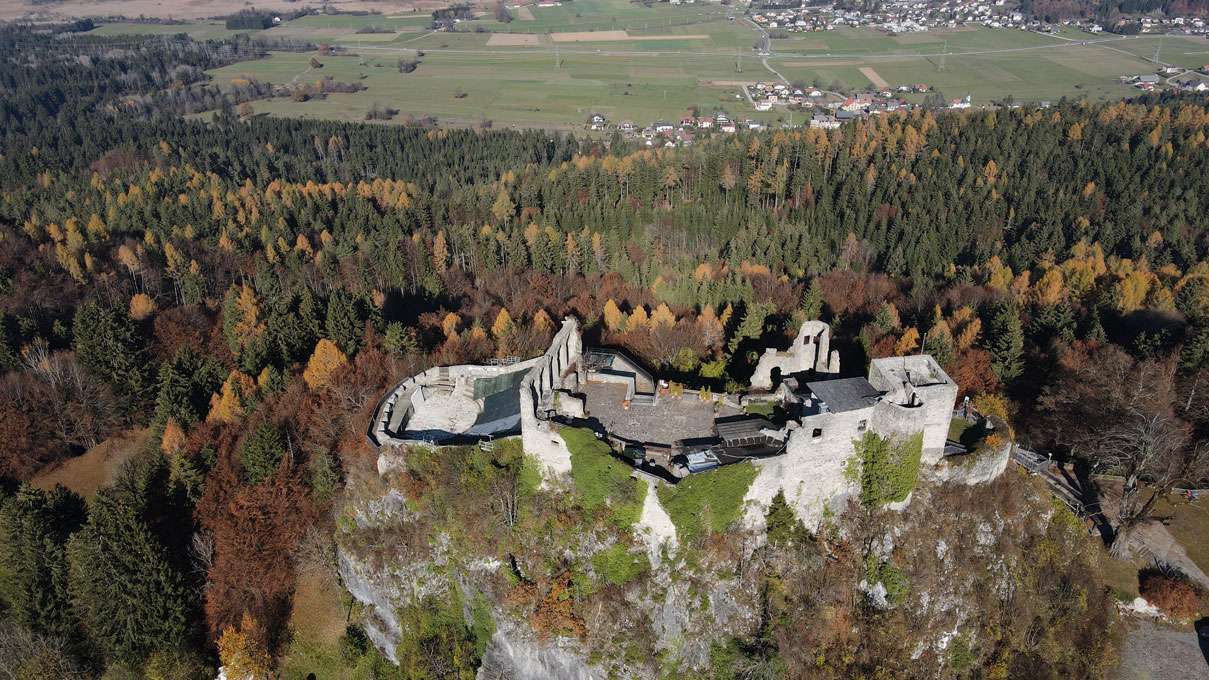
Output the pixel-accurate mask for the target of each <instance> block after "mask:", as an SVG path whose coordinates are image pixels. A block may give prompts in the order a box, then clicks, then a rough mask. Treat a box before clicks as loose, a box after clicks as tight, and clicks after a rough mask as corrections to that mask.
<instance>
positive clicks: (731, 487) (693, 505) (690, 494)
mask: <svg viewBox="0 0 1209 680" xmlns="http://www.w3.org/2000/svg"><path fill="white" fill-rule="evenodd" d="M758 472H759V471H758V470H757V469H756V467H755V466H754V465H751V464H749V463H736V464H734V465H727V466H725V467H720V468H717V469H715V470H710V471H709V472H702V473H698V474H694V475H689V476H688V477H685V478H684V479H682V480H680V482H679V483H678V484H676V485H675V486H663V487H660V488H659V491H658V494H659V502H660V503H662V504H663V507H664V509H665V510H667V514H668V515H669V516H671V518H672V523H673V524H675V525H676V533H677V535H678V536H679V537H680V540H681V541H682V542H684V543H690V542H692V541H693V540H694V539H695V538H697V537H698V536H701V535H702V534H705V533H709V532H717V531H722V530H724V529H726V527H728V526H730V524H731V523H732V522H734V521H735V520H737V519H739V515H740V513H741V512H742V510H743V497H744V496H746V495H747V489H748V487H750V486H751V483H752V481H753V480H754V479H755V478H756V474H757V473H758Z"/></svg>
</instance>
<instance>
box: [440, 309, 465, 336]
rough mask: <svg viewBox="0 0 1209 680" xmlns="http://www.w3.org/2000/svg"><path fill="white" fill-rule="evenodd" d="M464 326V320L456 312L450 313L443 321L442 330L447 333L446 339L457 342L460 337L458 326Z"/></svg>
mask: <svg viewBox="0 0 1209 680" xmlns="http://www.w3.org/2000/svg"><path fill="white" fill-rule="evenodd" d="M461 324H462V318H461V317H459V316H458V315H457V314H455V313H454V312H449V313H448V314H446V315H445V316H444V318H442V319H441V330H442V331H444V332H445V337H446V338H448V339H450V340H456V339H457V337H458V326H460V325H461Z"/></svg>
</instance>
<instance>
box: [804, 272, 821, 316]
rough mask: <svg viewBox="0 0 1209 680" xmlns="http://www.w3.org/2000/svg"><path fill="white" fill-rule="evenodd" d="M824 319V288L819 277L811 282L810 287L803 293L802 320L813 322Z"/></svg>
mask: <svg viewBox="0 0 1209 680" xmlns="http://www.w3.org/2000/svg"><path fill="white" fill-rule="evenodd" d="M822 318H823V287H822V286H820V285H819V280H818V278H817V277H815V278H813V279H811V280H810V285H809V286H808V287H807V288H806V290H805V291H803V292H802V320H804V321H811V320H814V319H822Z"/></svg>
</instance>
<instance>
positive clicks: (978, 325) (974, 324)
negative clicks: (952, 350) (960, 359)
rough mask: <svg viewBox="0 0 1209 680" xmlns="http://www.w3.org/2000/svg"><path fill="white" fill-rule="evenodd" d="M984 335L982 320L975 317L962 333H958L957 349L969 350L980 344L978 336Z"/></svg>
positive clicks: (963, 328) (962, 329)
mask: <svg viewBox="0 0 1209 680" xmlns="http://www.w3.org/2000/svg"><path fill="white" fill-rule="evenodd" d="M981 333H982V319H979V318H978V317H974V318H973V319H970V320H969V321H968V322H967V323H966V325H965V326H963V327H962V328H961V331H960V332H958V333H957V339H956V343H957V349H961V350H964V349H969V348H971V347H973V346H974V343H975V342H978V336H979V335H980V334H981Z"/></svg>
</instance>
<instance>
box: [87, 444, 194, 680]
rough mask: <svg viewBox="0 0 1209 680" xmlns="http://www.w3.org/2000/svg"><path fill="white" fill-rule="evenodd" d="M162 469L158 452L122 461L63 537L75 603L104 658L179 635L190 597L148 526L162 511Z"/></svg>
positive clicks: (134, 656) (172, 642) (167, 645)
mask: <svg viewBox="0 0 1209 680" xmlns="http://www.w3.org/2000/svg"><path fill="white" fill-rule="evenodd" d="M165 472H166V470H164V469H163V459H162V458H158V459H147V461H146V462H143V463H142V464H136V465H132V466H130V467H128V468H127V469H126V470H125V472H124V473H123V476H122V477H121V478H120V479H119V480H118V482H117V483H116V484H115V485H114V486H112V487H109V488H106V489H102V490H101V491H100V492H99V493H98V494H97V496H96V498H95V499H94V500H93V502H92V506H91V512H90V514H89V517H88V522H87V524H85V525H84V527H83V528H82V529H81V530H80V531H78V532H77V533H76V534H75V535H74V536H72V538H71V540H70V541H69V542H68V544H67V559H68V565H69V569H70V572H69V573H70V577H69V579H70V580H69V590H70V593H71V599H72V602H73V604H74V608H75V611H76V613H77V615H78V616H79V617H80V620H81V621H82V622H83V624H84V627H85V629H86V630H87V631H88V633H89V636H90V637H91V638H92V640H93V642H94V643H96V645H97V647H98V648H99V650H100V651H101V653H102V654H103V655H104V656H105V658H107V659H110V660H117V661H123V662H128V663H140V662H141V661H142V660H143V659H145V658H146V657H147V655H149V654H150V653H151V652H154V651H156V650H163V649H175V648H178V647H180V646H181V645H182V644H183V643H185V642H186V637H187V631H188V629H189V625H190V624H189V621H190V617H191V615H192V614H193V610H194V607H193V602H192V598H191V596H190V594H189V590H188V589H187V588H186V586H185V579H184V577H183V575H182V574H181V572H180V571H179V569H178V567H177V566H176V565H174V564H173V561H172V553H171V549H170V548H169V547H168V546H167V545H165V544H164V542H163V540H162V537H161V536H158V535H157V532H156V531H155V529H156V527H157V526H160V525H165V526H166V522H167V521H168V520H169V519H170V518H167V517H166V516H165V512H171V511H170V510H166V508H168V507H169V506H171V502H170V501H169V500H168V499H167V498H166V497H164V495H163V493H162V492H163V490H164V487H165V485H166V479H165V477H166V474H160V473H165ZM174 529H175V530H178V529H176V528H174ZM178 538H179V537H178Z"/></svg>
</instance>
